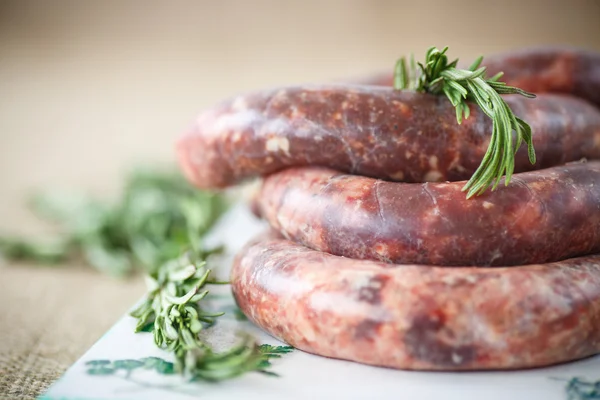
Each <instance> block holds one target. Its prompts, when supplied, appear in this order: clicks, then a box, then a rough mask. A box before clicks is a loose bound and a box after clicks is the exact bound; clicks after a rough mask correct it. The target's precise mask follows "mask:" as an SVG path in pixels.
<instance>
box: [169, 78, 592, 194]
mask: <svg viewBox="0 0 600 400" xmlns="http://www.w3.org/2000/svg"><path fill="white" fill-rule="evenodd" d="M505 98H506V101H507V102H508V104H509V105H510V107H511V108H512V109H513V111H514V112H515V114H516V115H517V116H519V117H520V118H522V119H524V120H526V121H528V122H529V124H530V125H531V127H532V130H533V132H534V134H533V138H534V145H535V149H536V154H537V158H538V162H537V163H536V165H531V164H530V162H529V160H528V158H527V153H526V149H525V148H524V147H523V148H521V151H519V152H518V154H517V156H516V165H515V170H516V171H517V172H519V171H526V170H531V169H539V168H545V167H548V166H551V165H556V164H561V163H564V162H568V161H575V160H578V159H580V158H582V157H586V158H600V111H599V110H598V109H596V108H595V107H593V106H591V105H589V104H588V103H586V102H584V101H582V100H580V99H576V98H573V97H568V96H560V95H544V96H538V98H536V99H533V100H532V99H526V98H523V97H519V96H505ZM491 131H492V124H491V121H490V119H489V118H488V117H487V116H485V114H483V113H482V112H481V110H480V109H479V107H476V106H472V107H471V117H470V118H469V119H467V120H466V121H464V122H463V124H462V125H458V123H457V122H456V114H455V111H454V107H453V106H452V104H450V102H449V101H448V100H447V99H446V98H444V97H441V96H433V95H427V94H421V93H414V92H408V91H402V92H399V91H394V90H392V89H391V88H383V87H373V86H370V87H369V86H353V87H352V86H318V87H312V88H309V87H297V88H285V89H281V90H277V91H270V92H259V93H255V94H252V95H248V96H241V97H238V98H236V99H234V100H231V101H229V102H225V103H223V104H221V105H219V106H217V107H215V108H213V109H211V110H208V111H206V112H205V113H203V114H202V115H201V116H200V117H199V118H198V120H197V122H196V125H195V127H194V128H193V129H192V131H191V132H190V133H189V134H188V135H186V136H184V137H183V138H182V139H181V140H180V141H179V143H178V155H179V161H180V164H181V166H182V168H183V170H184V172H185V173H186V175H187V177H188V178H189V179H190V180H191V181H192V182H193V183H194V184H195V185H196V186H198V187H201V188H215V187H223V186H227V185H231V184H233V183H236V182H237V181H239V180H241V179H244V178H248V177H252V176H257V175H265V174H269V173H272V172H276V171H279V170H281V169H283V168H285V167H293V166H307V165H313V166H314V165H319V166H327V167H330V168H334V169H337V170H340V171H344V172H348V173H353V174H359V175H364V176H371V177H375V178H382V179H386V180H392V181H404V182H423V181H446V180H448V181H456V180H463V179H468V178H470V177H471V175H472V174H473V172H474V171H475V169H476V168H477V167H478V166H479V163H480V162H481V159H482V158H483V155H484V153H485V151H486V150H487V147H488V143H489V138H490V133H491Z"/></svg>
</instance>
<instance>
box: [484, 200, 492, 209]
mask: <svg viewBox="0 0 600 400" xmlns="http://www.w3.org/2000/svg"><path fill="white" fill-rule="evenodd" d="M492 207H494V204H493V203H490V202H489V201H484V202H483V208H485V209H486V210H489V209H490V208H492Z"/></svg>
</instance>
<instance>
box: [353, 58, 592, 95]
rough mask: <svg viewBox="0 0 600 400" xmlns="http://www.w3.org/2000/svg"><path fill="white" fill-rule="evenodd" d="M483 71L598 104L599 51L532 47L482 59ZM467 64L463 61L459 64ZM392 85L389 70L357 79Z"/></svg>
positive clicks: (510, 81)
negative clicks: (501, 74)
mask: <svg viewBox="0 0 600 400" xmlns="http://www.w3.org/2000/svg"><path fill="white" fill-rule="evenodd" d="M482 66H484V67H486V68H487V73H486V75H487V76H488V77H491V76H493V75H495V74H497V73H498V72H504V75H503V77H502V79H501V80H502V81H503V82H506V83H507V84H508V85H510V86H516V87H518V88H521V89H523V90H526V91H529V92H533V93H565V94H570V95H573V96H576V97H580V98H582V99H585V100H587V101H589V102H590V103H593V104H595V105H596V106H600V53H596V52H592V51H586V50H581V49H568V48H535V49H525V50H520V51H512V52H510V53H505V54H496V55H492V56H491V57H485V58H484V59H483V63H482ZM466 67H468V65H463V68H466ZM361 81H362V83H364V84H373V85H382V86H390V87H391V86H392V85H393V82H394V78H393V76H392V75H391V74H389V73H387V74H381V75H379V76H375V77H370V78H365V79H361Z"/></svg>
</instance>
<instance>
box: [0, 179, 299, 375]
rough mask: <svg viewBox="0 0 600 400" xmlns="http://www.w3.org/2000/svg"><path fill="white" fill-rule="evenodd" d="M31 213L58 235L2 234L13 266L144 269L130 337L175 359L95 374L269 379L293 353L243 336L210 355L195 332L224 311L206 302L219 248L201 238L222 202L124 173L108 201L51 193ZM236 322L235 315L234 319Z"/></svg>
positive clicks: (169, 182) (124, 363) (179, 184)
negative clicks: (143, 336) (142, 335)
mask: <svg viewBox="0 0 600 400" xmlns="http://www.w3.org/2000/svg"><path fill="white" fill-rule="evenodd" d="M31 205H32V207H33V210H34V211H35V212H36V214H38V215H39V216H40V217H42V218H45V219H48V220H50V221H52V222H55V223H56V224H57V225H58V226H59V228H60V234H59V238H58V239H52V240H30V239H25V238H19V237H10V236H4V237H0V252H1V253H2V255H3V256H4V257H6V258H9V259H12V260H30V261H36V262H45V263H57V262H61V261H65V260H67V259H69V258H71V257H76V256H83V258H84V260H85V261H87V263H88V264H90V265H92V266H94V267H96V268H97V269H98V270H100V271H102V272H104V273H108V274H111V275H116V276H123V275H126V274H128V273H129V272H131V271H132V270H134V269H135V268H139V269H141V270H143V271H144V272H146V274H147V276H146V282H147V285H148V292H147V294H146V297H145V299H144V300H143V301H142V303H141V304H140V305H139V306H138V307H137V308H136V309H135V310H133V311H132V312H131V315H132V316H133V317H135V318H137V324H136V329H135V330H136V332H142V331H144V332H151V333H152V334H153V337H154V342H155V343H156V345H157V346H158V347H160V348H162V349H165V350H167V351H170V352H172V353H173V354H174V358H175V362H174V363H167V362H159V361H157V360H158V359H155V358H148V359H143V360H117V361H115V362H114V363H110V364H107V362H104V361H102V360H101V361H100V362H98V363H96V364H94V368H92V370H91V372H90V373H92V374H97V375H102V374H112V373H114V372H115V371H116V370H120V369H124V370H128V371H129V370H131V369H136V368H145V369H156V370H157V371H159V372H161V373H165V374H167V373H181V374H184V375H186V376H187V377H188V378H190V379H191V380H208V381H219V380H224V379H228V378H233V377H236V376H239V375H241V374H243V373H246V372H250V371H258V372H262V373H265V374H269V375H274V373H272V372H270V371H268V368H269V367H270V365H271V364H270V361H269V360H270V359H272V358H276V357H279V356H280V355H281V354H284V353H287V352H289V351H291V350H292V348H291V347H288V346H281V347H276V348H272V347H270V346H267V345H263V346H259V345H258V344H257V343H256V341H255V340H254V339H253V338H252V337H251V336H250V335H248V334H246V333H240V334H239V336H240V340H239V342H238V343H237V344H236V345H235V346H233V347H232V348H230V349H228V350H226V351H224V352H215V351H214V350H213V349H212V348H211V346H210V345H209V344H208V343H207V342H205V341H204V340H202V339H201V337H200V335H199V334H200V332H201V331H202V330H203V329H205V328H207V327H209V326H211V325H212V324H214V323H215V322H216V319H217V318H218V317H220V316H222V315H223V314H224V312H214V311H211V310H209V309H208V308H207V307H206V306H205V304H204V303H205V301H204V299H205V297H206V296H207V295H208V293H209V292H208V290H207V286H208V285H219V284H227V282H218V281H215V280H213V279H212V278H211V272H212V271H211V270H210V269H209V268H208V263H209V262H210V260H211V259H210V258H211V256H212V255H215V254H217V253H220V252H221V251H222V250H223V249H222V248H221V247H210V248H209V247H206V246H205V245H204V237H205V235H206V234H207V232H208V231H209V230H210V229H211V228H212V227H213V226H214V224H215V223H216V221H217V220H218V218H219V217H220V216H221V215H222V214H223V213H224V211H225V210H226V209H227V206H228V204H227V202H226V201H225V199H224V198H223V197H222V196H220V195H216V194H212V193H208V192H203V191H200V190H197V189H195V188H193V187H191V186H190V185H189V184H188V183H187V182H186V181H185V180H184V179H183V177H182V176H181V175H180V174H178V173H176V172H170V171H167V172H164V171H158V170H136V171H134V172H133V173H132V174H130V175H129V176H128V177H127V180H126V183H125V188H124V191H123V194H122V195H121V196H120V197H119V198H118V200H117V201H116V202H114V203H106V202H101V201H98V200H97V199H95V198H91V197H88V196H82V195H80V194H75V193H66V194H65V193H57V192H48V193H43V194H41V195H37V196H36V197H34V199H33V201H32V202H31ZM238 318H239V316H238Z"/></svg>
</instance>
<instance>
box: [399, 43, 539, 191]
mask: <svg viewBox="0 0 600 400" xmlns="http://www.w3.org/2000/svg"><path fill="white" fill-rule="evenodd" d="M447 50H448V47H445V48H444V49H443V50H439V49H437V48H436V47H431V48H430V49H429V50H427V53H426V55H425V63H424V64H422V63H416V64H415V62H414V59H412V58H411V62H410V66H407V62H406V59H405V58H400V59H399V60H398V61H397V62H396V67H395V71H394V88H395V89H397V90H401V89H412V90H416V91H417V92H426V93H432V94H442V93H443V94H445V95H446V97H447V98H448V99H449V100H450V102H451V103H452V105H453V106H454V107H455V108H456V120H457V121H458V123H459V124H461V123H462V120H463V117H464V118H465V119H467V118H469V114H470V110H469V104H468V101H474V102H475V103H477V105H478V106H479V107H480V108H481V109H482V111H483V112H484V113H485V114H486V115H487V116H488V117H490V118H491V119H492V123H493V127H492V136H491V138H490V144H489V146H488V149H487V151H486V153H485V155H484V157H483V160H482V161H481V164H480V165H479V167H478V168H477V170H476V171H475V173H474V174H473V176H472V177H471V179H469V181H468V182H467V183H466V185H465V186H464V187H463V189H462V190H463V191H466V192H467V198H471V197H472V196H474V195H480V194H482V193H484V192H485V191H486V190H487V189H488V188H489V187H490V186H492V190H495V189H496V188H497V187H498V185H499V183H500V180H501V178H502V176H506V179H505V185H508V184H509V183H510V179H511V176H512V174H513V172H514V166H515V153H516V152H517V150H519V147H521V144H522V143H523V142H525V143H526V144H527V150H528V155H529V161H530V162H531V163H532V164H535V151H534V148H533V143H532V138H531V127H530V126H529V125H528V124H527V123H526V122H525V121H523V120H522V119H519V118H518V117H516V116H515V115H514V113H513V112H512V110H511V109H510V107H509V106H508V104H506V102H505V101H504V100H503V99H502V97H501V96H500V95H501V94H520V95H522V96H525V97H528V98H534V97H535V95H534V94H532V93H528V92H525V91H523V90H521V89H519V88H516V87H512V86H507V85H506V83H504V82H499V79H500V78H501V77H502V73H499V74H497V75H495V76H493V77H491V78H489V79H488V78H486V76H485V72H486V69H485V67H480V65H481V62H482V61H483V57H479V58H478V59H477V60H475V62H474V63H473V64H472V65H471V66H470V67H469V69H467V70H465V69H457V68H456V65H457V64H458V59H456V60H454V61H452V62H448V57H447V56H446V51H447ZM417 65H418V68H417ZM513 131H515V133H516V140H515V142H514V143H513V136H512V132H513Z"/></svg>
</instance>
